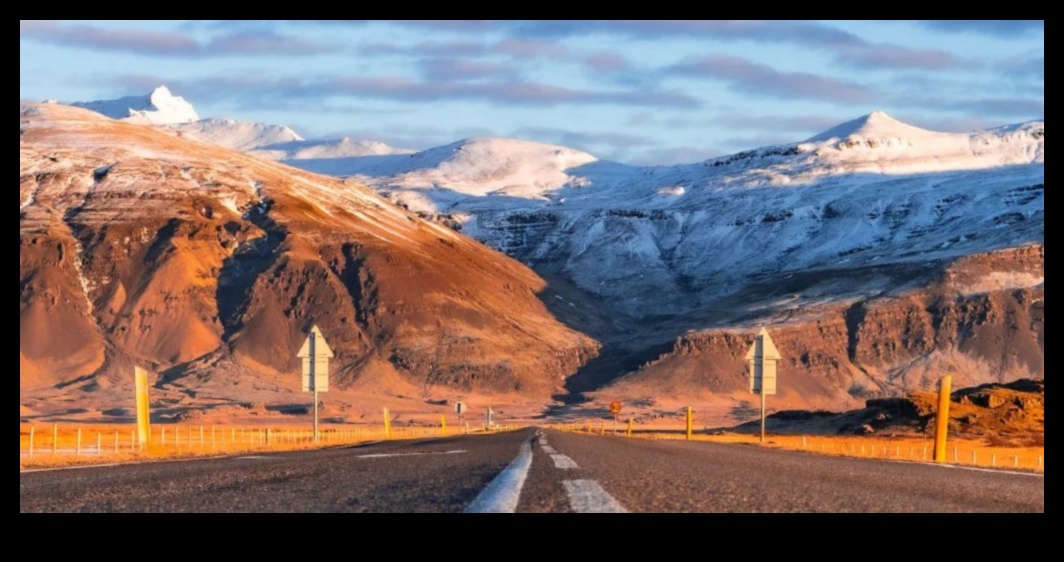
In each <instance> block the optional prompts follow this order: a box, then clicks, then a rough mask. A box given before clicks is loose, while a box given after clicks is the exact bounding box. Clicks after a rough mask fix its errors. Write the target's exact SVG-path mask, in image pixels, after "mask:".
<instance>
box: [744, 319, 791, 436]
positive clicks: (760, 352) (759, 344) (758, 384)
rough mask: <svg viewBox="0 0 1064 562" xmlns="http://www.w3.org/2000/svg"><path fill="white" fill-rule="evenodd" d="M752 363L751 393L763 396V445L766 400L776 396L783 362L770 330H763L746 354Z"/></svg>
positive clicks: (766, 408)
mask: <svg viewBox="0 0 1064 562" xmlns="http://www.w3.org/2000/svg"><path fill="white" fill-rule="evenodd" d="M746 360H747V361H748V362H750V392H751V393H753V394H760V395H761V444H762V445H764V444H765V436H766V431H765V430H766V417H765V416H766V411H767V410H768V407H767V404H766V398H767V397H768V396H775V395H776V367H777V366H778V365H779V362H780V361H782V360H783V356H782V355H780V351H779V350H778V349H776V344H775V343H774V342H773V341H772V336H770V335H768V330H766V329H764V328H761V333H759V334H758V335H757V338H756V339H754V345H752V346H751V347H750V351H749V352H748V353H747V354H746Z"/></svg>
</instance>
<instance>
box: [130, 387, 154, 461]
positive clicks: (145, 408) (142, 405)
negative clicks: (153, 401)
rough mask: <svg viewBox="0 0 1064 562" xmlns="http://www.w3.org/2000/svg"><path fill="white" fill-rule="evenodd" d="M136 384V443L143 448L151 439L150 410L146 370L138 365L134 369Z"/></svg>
mask: <svg viewBox="0 0 1064 562" xmlns="http://www.w3.org/2000/svg"><path fill="white" fill-rule="evenodd" d="M134 378H136V386H137V443H138V444H139V445H140V449H141V450H144V449H145V448H147V447H148V445H149V444H150V441H151V419H150V416H151V411H150V409H149V402H148V372H147V371H145V370H144V369H141V368H140V367H136V368H135V369H134Z"/></svg>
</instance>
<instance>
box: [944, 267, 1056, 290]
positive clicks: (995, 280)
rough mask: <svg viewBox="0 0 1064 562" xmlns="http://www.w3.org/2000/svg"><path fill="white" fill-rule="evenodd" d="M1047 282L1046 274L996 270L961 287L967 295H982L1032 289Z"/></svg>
mask: <svg viewBox="0 0 1064 562" xmlns="http://www.w3.org/2000/svg"><path fill="white" fill-rule="evenodd" d="M1045 282H1046V279H1045V276H1044V275H1042V276H1038V275H1036V274H1034V273H1027V272H1008V271H994V272H991V273H989V274H988V275H985V276H983V277H982V278H981V279H979V280H978V281H976V282H974V283H969V284H967V285H964V286H962V287H960V291H961V294H963V295H965V296H972V295H982V294H986V293H992V292H995V291H1013V290H1016V289H1031V288H1034V287H1038V286H1039V285H1042V284H1044V283H1045Z"/></svg>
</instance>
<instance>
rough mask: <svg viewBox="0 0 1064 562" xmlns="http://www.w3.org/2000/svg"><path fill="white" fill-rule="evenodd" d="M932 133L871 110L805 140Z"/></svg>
mask: <svg viewBox="0 0 1064 562" xmlns="http://www.w3.org/2000/svg"><path fill="white" fill-rule="evenodd" d="M929 134H933V133H932V132H931V131H928V130H926V129H921V128H919V127H914V126H912V125H909V124H908V123H903V122H901V121H898V120H897V119H895V118H893V117H891V116H890V115H887V114H886V113H885V112H883V111H873V112H872V113H869V114H868V115H865V116H864V117H859V118H857V119H854V120H853V121H847V122H846V123H843V124H841V125H839V126H837V127H835V128H833V129H831V130H828V131H825V132H823V133H821V134H819V135H817V136H815V137H813V138H811V139H809V140H808V141H806V142H827V141H830V140H835V139H849V138H855V137H860V138H873V139H886V138H911V137H918V136H926V135H929Z"/></svg>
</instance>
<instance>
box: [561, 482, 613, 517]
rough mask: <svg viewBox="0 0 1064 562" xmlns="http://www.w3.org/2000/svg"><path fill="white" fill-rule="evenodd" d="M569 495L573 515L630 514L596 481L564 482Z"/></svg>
mask: <svg viewBox="0 0 1064 562" xmlns="http://www.w3.org/2000/svg"><path fill="white" fill-rule="evenodd" d="M562 485H563V486H565V491H566V492H568V493H569V507H570V508H571V509H572V510H573V513H628V510H627V509H625V508H624V506H622V505H621V504H620V503H618V502H617V500H615V499H613V496H611V495H609V494H608V493H606V490H603V489H602V486H599V483H598V482H595V481H594V480H573V481H570V482H562Z"/></svg>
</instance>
